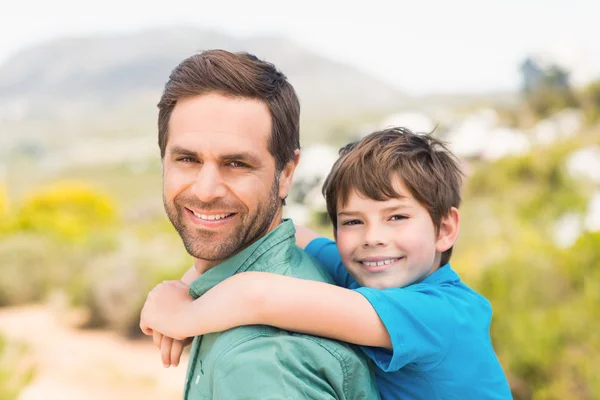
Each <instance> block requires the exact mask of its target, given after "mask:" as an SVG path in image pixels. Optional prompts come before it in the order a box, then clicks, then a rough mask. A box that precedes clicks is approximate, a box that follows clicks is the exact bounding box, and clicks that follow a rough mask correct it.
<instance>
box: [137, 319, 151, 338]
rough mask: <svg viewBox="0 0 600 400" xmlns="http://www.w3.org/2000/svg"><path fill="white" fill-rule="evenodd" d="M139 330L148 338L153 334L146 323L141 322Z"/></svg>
mask: <svg viewBox="0 0 600 400" xmlns="http://www.w3.org/2000/svg"><path fill="white" fill-rule="evenodd" d="M140 329H141V330H142V332H143V333H144V335H147V336H150V335H152V334H153V330H152V328H150V327H149V326H148V325H146V323H145V322H143V321H140Z"/></svg>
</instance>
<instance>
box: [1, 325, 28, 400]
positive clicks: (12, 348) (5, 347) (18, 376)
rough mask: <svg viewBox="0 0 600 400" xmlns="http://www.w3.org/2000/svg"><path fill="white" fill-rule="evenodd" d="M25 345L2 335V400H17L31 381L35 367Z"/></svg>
mask: <svg viewBox="0 0 600 400" xmlns="http://www.w3.org/2000/svg"><path fill="white" fill-rule="evenodd" d="M27 353H28V352H27V349H26V347H25V346H24V345H22V344H19V343H15V342H10V341H7V340H6V339H5V338H4V337H2V336H1V335H0V400H16V399H18V398H19V393H20V392H21V390H22V389H23V388H24V387H25V385H27V383H29V382H30V381H31V379H32V378H33V375H34V367H33V363H32V362H31V360H30V359H29V358H28V357H27Z"/></svg>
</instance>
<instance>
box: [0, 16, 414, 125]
mask: <svg viewBox="0 0 600 400" xmlns="http://www.w3.org/2000/svg"><path fill="white" fill-rule="evenodd" d="M210 48H223V49H227V50H231V51H249V52H251V53H254V54H256V55H257V56H258V57H259V58H262V59H265V60H267V61H270V62H273V63H274V64H275V65H276V66H277V67H278V68H279V69H281V71H282V72H283V73H284V74H285V75H286V76H287V77H288V78H289V80H290V82H291V83H292V84H293V85H294V87H295V88H296V90H297V92H298V95H299V97H300V101H301V104H302V107H303V113H304V114H305V117H306V116H308V117H313V116H314V117H332V116H341V117H343V116H344V115H349V116H351V115H353V114H361V113H365V114H368V113H372V112H376V111H380V110H382V109H385V110H391V109H393V108H394V107H396V106H398V105H400V104H402V103H403V102H405V101H406V99H407V96H405V95H404V94H402V93H401V92H399V91H398V90H397V89H395V88H393V87H392V85H390V84H387V83H385V82H382V81H380V80H378V79H376V78H373V77H372V76H370V75H368V74H366V73H364V72H361V71H360V70H358V69H356V68H354V67H352V66H349V65H345V64H342V63H339V62H336V61H335V60H331V59H328V58H326V57H324V56H322V55H319V54H316V53H314V52H312V51H310V50H309V49H306V48H303V47H301V46H300V45H298V44H296V43H294V42H292V41H290V40H288V39H285V38H281V37H275V36H262V37H251V38H240V37H234V36H229V35H226V34H223V33H219V32H215V31H208V30H201V29H196V28H189V27H184V28H161V29H153V30H146V31H140V32H135V33H130V34H119V35H112V36H95V37H78V38H65V39H60V40H55V41H50V42H47V43H42V44H39V45H37V46H34V47H30V48H28V49H24V50H22V51H21V52H19V53H17V54H15V55H14V56H13V57H11V58H9V59H8V60H7V61H6V62H5V63H4V64H3V65H2V66H0V118H2V108H4V109H5V110H13V111H14V110H17V111H18V112H19V115H20V116H21V117H23V116H24V117H25V118H29V117H31V118H35V119H45V118H52V117H56V116H59V117H61V118H62V119H69V118H71V117H73V118H82V116H84V115H88V114H93V113H98V111H100V110H103V109H106V108H112V109H115V108H118V109H127V107H130V106H131V105H133V104H139V102H140V101H142V102H145V103H147V104H151V105H152V107H154V105H155V104H156V102H158V98H159V96H160V92H161V90H162V88H163V87H164V84H165V82H166V80H167V78H168V76H169V74H170V72H171V70H172V69H173V68H174V67H175V66H176V65H177V64H178V63H179V62H180V61H182V60H183V59H184V58H186V57H187V56H189V55H191V54H193V53H195V52H198V51H200V50H204V49H210ZM152 112H153V113H154V112H155V109H154V108H153V109H152ZM5 113H6V112H5ZM152 118H154V116H152Z"/></svg>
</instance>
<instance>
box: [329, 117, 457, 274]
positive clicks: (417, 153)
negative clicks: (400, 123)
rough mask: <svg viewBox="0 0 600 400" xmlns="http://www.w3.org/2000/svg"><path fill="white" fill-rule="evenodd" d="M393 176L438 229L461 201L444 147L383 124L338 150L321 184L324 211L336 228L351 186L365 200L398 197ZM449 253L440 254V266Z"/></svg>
mask: <svg viewBox="0 0 600 400" xmlns="http://www.w3.org/2000/svg"><path fill="white" fill-rule="evenodd" d="M395 176H398V177H399V178H400V179H402V182H403V183H404V185H405V186H406V187H407V188H408V190H409V191H410V193H411V195H412V196H413V197H414V198H415V200H417V201H418V202H419V203H420V204H421V205H422V206H423V207H425V208H426V209H427V211H428V212H429V215H430V216H431V220H432V221H433V224H434V226H435V230H436V233H437V232H439V228H440V225H441V220H442V218H443V217H445V216H447V215H448V213H449V212H450V210H451V209H452V207H456V208H458V207H459V205H460V202H461V198H460V186H461V184H462V176H463V174H462V172H461V169H460V166H459V163H458V160H457V159H456V157H455V156H454V155H453V154H452V153H451V152H450V151H449V150H448V148H447V147H446V145H445V144H444V143H443V142H442V141H440V140H438V139H435V138H433V137H432V136H430V135H421V134H416V133H413V132H411V131H410V130H409V129H406V128H400V127H396V128H389V129H384V130H381V131H377V132H374V133H371V134H370V135H368V136H366V137H364V138H363V139H361V140H359V141H356V142H353V143H350V144H348V145H347V146H345V147H343V148H342V149H341V150H340V158H339V159H338V160H337V161H336V162H335V164H334V166H333V168H332V170H331V172H330V173H329V175H328V176H327V179H326V180H325V183H324V185H323V195H324V196H325V200H326V202H327V212H328V214H329V217H330V219H331V221H332V223H333V226H334V229H337V209H338V206H340V205H345V204H346V202H347V201H348V197H349V195H350V192H351V191H352V190H356V191H357V192H358V193H359V194H360V195H362V196H365V197H367V198H369V199H373V200H377V201H384V200H389V199H392V198H399V197H400V194H399V193H397V192H396V190H395V189H394V185H393V184H394V180H393V178H394V177H395ZM451 255H452V248H450V249H448V250H446V251H445V252H444V253H443V254H442V259H441V265H445V264H446V263H447V262H448V261H449V260H450V256H451Z"/></svg>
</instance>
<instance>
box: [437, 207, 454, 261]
mask: <svg viewBox="0 0 600 400" xmlns="http://www.w3.org/2000/svg"><path fill="white" fill-rule="evenodd" d="M459 228H460V213H459V212H458V209H457V208H456V207H452V208H451V209H450V212H449V213H448V214H447V215H446V216H445V217H443V218H442V221H441V222H440V229H439V232H438V237H437V241H436V243H435V250H436V251H437V252H439V253H443V252H444V251H446V250H448V249H449V248H450V247H452V246H454V243H455V242H456V239H458V231H459Z"/></svg>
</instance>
